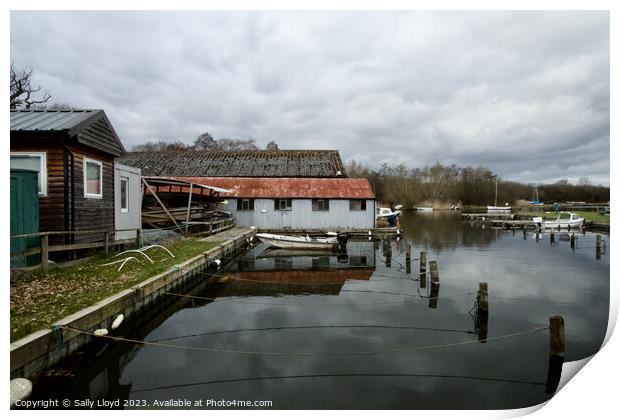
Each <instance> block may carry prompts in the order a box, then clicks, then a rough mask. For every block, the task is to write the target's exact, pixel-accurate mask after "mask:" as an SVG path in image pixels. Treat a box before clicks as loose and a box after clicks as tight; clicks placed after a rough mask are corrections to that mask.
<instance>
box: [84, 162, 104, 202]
mask: <svg viewBox="0 0 620 420" xmlns="http://www.w3.org/2000/svg"><path fill="white" fill-rule="evenodd" d="M102 188H103V165H102V163H101V162H100V161H98V160H93V159H89V158H84V197H88V198H101V197H103V190H102Z"/></svg>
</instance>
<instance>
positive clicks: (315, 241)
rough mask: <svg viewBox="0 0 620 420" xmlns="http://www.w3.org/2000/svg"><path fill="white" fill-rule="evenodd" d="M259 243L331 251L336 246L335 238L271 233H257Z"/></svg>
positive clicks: (288, 247)
mask: <svg viewBox="0 0 620 420" xmlns="http://www.w3.org/2000/svg"><path fill="white" fill-rule="evenodd" d="M256 237H257V238H258V239H260V241H261V242H263V243H265V244H267V245H269V246H273V247H276V248H287V249H332V248H336V247H337V246H338V238H337V237H331V238H330V237H325V238H312V237H310V236H309V235H306V236H292V235H274V234H271V233H257V234H256Z"/></svg>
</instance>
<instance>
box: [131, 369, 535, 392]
mask: <svg viewBox="0 0 620 420" xmlns="http://www.w3.org/2000/svg"><path fill="white" fill-rule="evenodd" d="M360 377H369V378H376V377H395V378H403V377H404V378H439V379H467V380H475V381H489V382H505V383H512V384H523V385H536V386H546V385H547V384H546V383H544V382H535V381H520V380H517V379H507V378H490V377H484V376H481V377H478V376H467V375H439V374H424V373H400V372H397V373H326V374H314V375H312V374H311V375H286V376H258V377H252V378H235V379H219V380H214V381H204V382H191V383H186V384H176V385H164V386H156V387H152V388H142V389H132V390H131V392H132V393H137V392H148V391H157V390H163V389H170V388H184V387H190V386H197V385H214V384H223V383H234V382H248V381H269V380H277V379H313V378H360Z"/></svg>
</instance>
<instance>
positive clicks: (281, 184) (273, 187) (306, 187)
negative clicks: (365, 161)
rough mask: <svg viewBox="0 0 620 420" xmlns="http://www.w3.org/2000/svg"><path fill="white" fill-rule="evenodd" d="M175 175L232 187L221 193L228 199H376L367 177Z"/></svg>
mask: <svg viewBox="0 0 620 420" xmlns="http://www.w3.org/2000/svg"><path fill="white" fill-rule="evenodd" d="M174 178H176V179H180V180H183V181H187V182H193V183H196V184H205V185H215V186H217V187H220V188H224V189H227V190H231V191H232V192H231V193H222V194H220V197H226V198H237V197H239V198H344V199H374V198H375V194H374V193H373V191H372V188H371V186H370V183H369V182H368V180H367V179H365V178H248V177H245V178H233V177H174Z"/></svg>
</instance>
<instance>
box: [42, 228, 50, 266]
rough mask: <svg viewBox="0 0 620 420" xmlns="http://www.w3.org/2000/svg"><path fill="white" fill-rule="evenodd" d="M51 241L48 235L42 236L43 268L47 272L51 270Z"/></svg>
mask: <svg viewBox="0 0 620 420" xmlns="http://www.w3.org/2000/svg"><path fill="white" fill-rule="evenodd" d="M48 245H49V241H48V236H47V235H42V236H41V269H42V270H43V272H44V273H45V274H47V271H48V270H49V259H50V258H49V248H48Z"/></svg>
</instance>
